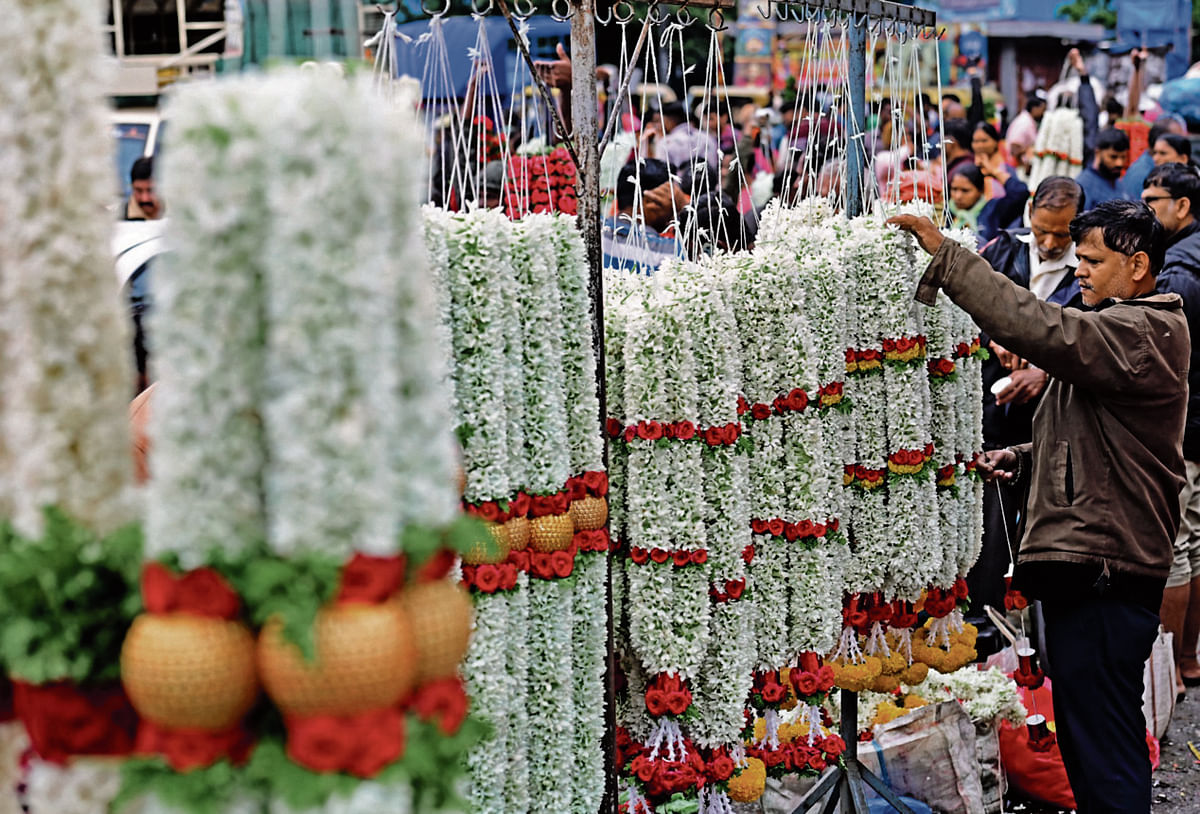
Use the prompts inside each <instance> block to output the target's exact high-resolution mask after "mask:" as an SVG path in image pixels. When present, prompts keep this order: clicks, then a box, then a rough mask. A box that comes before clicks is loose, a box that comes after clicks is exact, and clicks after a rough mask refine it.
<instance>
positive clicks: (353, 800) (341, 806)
mask: <svg viewBox="0 0 1200 814" xmlns="http://www.w3.org/2000/svg"><path fill="white" fill-rule="evenodd" d="M412 798H413V793H412V787H411V786H409V785H408V783H388V784H386V785H385V784H383V783H375V782H372V781H369V780H368V781H364V782H362V783H358V784H357V785H355V786H354V790H353V791H352V792H351V793H350V794H349V795H348V796H343V795H340V794H339V795H334V796H332V797H330V798H329V800H327V801H326V802H325V804H324V805H322V806H321V807H319V808H306V809H303V810H300V811H297V810H295V809H293V808H292V807H291V806H289V805H287V804H286V803H283V802H281V801H279V800H272V801H271V803H270V805H269V806H268V812H269V814H411V812H412V811H413V799H412ZM229 814H235V812H229ZM246 814H250V812H246Z"/></svg>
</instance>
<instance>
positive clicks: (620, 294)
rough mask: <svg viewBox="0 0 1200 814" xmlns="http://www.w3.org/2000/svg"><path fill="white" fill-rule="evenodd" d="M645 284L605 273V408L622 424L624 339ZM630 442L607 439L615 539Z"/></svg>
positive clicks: (621, 535)
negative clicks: (631, 313) (630, 315)
mask: <svg viewBox="0 0 1200 814" xmlns="http://www.w3.org/2000/svg"><path fill="white" fill-rule="evenodd" d="M643 293H644V289H643V287H642V286H641V285H640V284H638V281H636V280H635V278H634V275H631V274H628V273H624V272H622V271H620V270H614V269H608V270H606V271H605V275H604V348H605V353H604V368H605V383H606V386H605V397H606V400H607V403H606V405H605V412H606V414H607V416H608V417H609V419H612V420H615V421H616V423H617V425H618V426H619V427H623V426H624V424H625V422H626V409H625V342H626V336H627V333H628V330H627V325H626V323H627V321H628V317H629V314H630V312H632V311H633V310H636V309H638V308H640V307H641V304H640V302H641V295H642V294H643ZM628 458H629V445H628V444H626V443H625V441H624V440H623V439H620V438H609V440H608V476H609V477H608V487H609V488H608V527H609V533H610V534H611V536H612V538H613V540H615V541H623V540H624V539H625V538H626V534H625V518H626V511H625V493H626V489H627V484H628V482H629V478H628Z"/></svg>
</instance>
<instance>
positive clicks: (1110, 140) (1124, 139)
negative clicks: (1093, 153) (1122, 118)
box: [1096, 127, 1129, 152]
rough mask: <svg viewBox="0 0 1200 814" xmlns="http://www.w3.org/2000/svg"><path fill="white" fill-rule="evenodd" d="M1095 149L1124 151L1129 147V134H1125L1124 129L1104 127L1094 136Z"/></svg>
mask: <svg viewBox="0 0 1200 814" xmlns="http://www.w3.org/2000/svg"><path fill="white" fill-rule="evenodd" d="M1096 149H1097V150H1118V151H1120V152H1124V151H1125V150H1128V149H1129V136H1127V135H1125V131H1124V130H1118V129H1117V128H1115V127H1105V128H1104V129H1103V130H1101V131H1100V135H1098V136H1096Z"/></svg>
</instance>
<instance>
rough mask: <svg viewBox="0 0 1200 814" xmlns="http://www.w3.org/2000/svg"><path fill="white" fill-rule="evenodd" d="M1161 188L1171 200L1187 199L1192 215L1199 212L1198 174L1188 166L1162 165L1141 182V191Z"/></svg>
mask: <svg viewBox="0 0 1200 814" xmlns="http://www.w3.org/2000/svg"><path fill="white" fill-rule="evenodd" d="M1150 187H1162V188H1163V189H1165V190H1166V191H1167V192H1168V193H1169V194H1170V196H1171V197H1172V198H1187V199H1188V200H1189V201H1191V202H1192V213H1193V214H1194V213H1196V212H1200V209H1197V208H1196V207H1198V206H1200V172H1197V171H1196V168H1195V167H1193V166H1191V165H1190V164H1163V165H1162V166H1161V167H1155V168H1154V169H1152V170H1151V171H1150V174H1149V175H1147V176H1146V180H1145V181H1143V182H1142V189H1148V188H1150Z"/></svg>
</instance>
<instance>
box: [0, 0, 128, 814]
mask: <svg viewBox="0 0 1200 814" xmlns="http://www.w3.org/2000/svg"><path fill="white" fill-rule="evenodd" d="M6 11H7V14H6V23H7V25H6V26H5V28H4V31H3V32H0V44H2V47H3V49H4V53H5V56H6V61H5V69H4V70H5V76H4V81H3V83H0V100H2V101H3V104H4V110H5V115H4V117H3V121H2V122H0V156H2V158H0V163H2V164H3V174H4V178H5V181H4V183H3V184H0V238H2V239H0V305H2V307H3V309H4V319H3V320H0V322H2V323H3V328H2V329H0V351H2V355H3V358H4V360H5V361H4V364H3V375H4V381H3V386H2V387H0V390H2V391H3V396H2V397H0V450H2V454H0V464H2V466H3V469H4V473H3V478H2V480H0V492H2V494H0V511H2V515H0V521H2V527H0V536H2V537H3V549H4V558H3V563H2V564H0V586H2V587H0V619H3V622H2V623H0V624H2V630H0V633H2V634H3V635H0V641H2V642H3V646H2V647H0V663H3V666H4V669H5V673H6V678H5V679H4V684H5V686H4V687H3V689H2V690H0V692H2V693H3V696H4V698H5V702H4V703H3V705H2V706H3V708H4V709H3V713H4V714H3V718H4V719H5V720H11V719H12V716H13V713H14V708H13V707H14V706H15V714H16V716H17V717H18V718H19V719H20V720H21V721H22V722H23V724H24V729H25V730H26V732H27V735H28V738H29V741H28V742H29V743H30V744H31V745H32V749H33V752H32V755H31V756H30V759H29V761H28V763H27V769H28V776H27V777H26V778H25V779H26V782H27V787H26V794H25V796H24V799H23V800H20V801H18V800H16V790H17V785H16V784H15V783H11V782H10V783H8V784H7V785H6V786H5V787H4V788H3V789H0V807H3V808H5V809H7V810H13V809H14V808H17V807H18V805H24V806H25V807H26V808H27V809H28V810H29V811H34V812H37V814H49V813H50V812H76V811H81V810H86V808H87V805H89V803H88V802H87V801H88V800H90V799H92V798H91V797H88V798H86V799H85V798H84V794H85V793H86V792H92V791H93V789H90V788H86V786H87V784H88V783H90V782H93V781H94V783H95V789H94V795H95V798H97V799H98V800H99V801H100V802H99V804H100V805H106V804H107V803H108V801H109V800H111V799H112V797H113V795H114V794H115V792H116V788H117V785H118V780H117V776H116V773H115V769H114V768H113V764H112V763H111V762H109V763H102V762H98V761H92V760H90V759H86V758H82V759H81V758H80V757H79V756H83V755H121V754H126V753H128V752H129V751H130V750H131V748H132V746H133V732H134V729H135V726H136V721H135V717H134V715H133V714H132V710H131V709H130V708H129V706H128V702H127V701H126V700H125V698H124V695H123V693H122V692H121V690H120V687H119V685H117V684H116V683H115V679H116V678H117V659H118V653H119V648H120V640H121V637H122V636H123V635H124V631H125V628H126V627H127V626H128V624H129V621H130V618H131V617H132V616H133V614H134V613H135V612H136V606H137V594H136V578H137V565H136V564H137V563H138V562H139V561H140V559H141V539H140V534H139V532H138V530H137V529H136V528H134V527H131V526H130V524H131V523H132V521H134V519H135V508H134V504H133V503H132V501H131V500H130V498H131V487H132V466H131V462H130V459H129V443H130V440H129V439H130V436H129V430H128V426H127V419H126V407H127V404H128V399H129V397H130V395H131V392H132V386H133V381H134V379H133V371H132V366H131V364H130V360H129V357H128V353H127V350H126V349H127V348H128V333H129V332H128V328H127V325H126V322H125V317H124V315H123V313H122V311H121V309H120V306H119V304H118V303H119V295H118V292H117V290H116V287H115V286H114V285H113V278H112V261H111V255H110V254H109V237H110V234H109V230H110V229H111V221H110V219H109V218H108V217H106V214H105V207H106V206H108V205H110V204H111V203H112V202H113V195H114V188H113V184H112V175H111V172H112V170H111V166H112V165H111V160H112V158H111V143H110V142H109V140H108V138H107V136H106V121H107V119H106V116H107V113H106V109H105V93H106V86H105V76H106V72H105V70H104V65H103V62H104V57H103V55H102V52H101V40H100V37H99V32H98V31H97V30H96V27H95V24H94V23H93V20H94V18H95V11H96V9H95V5H94V4H91V3H88V2H86V0H49V1H48V2H34V1H33V0H19V2H14V3H8V4H7V5H6ZM8 677H11V678H12V679H13V681H14V682H15V684H16V686H15V693H13V688H12V687H10V686H8ZM10 693H13V694H12V695H10ZM9 699H11V701H12V703H10V702H9ZM5 734H6V735H7V737H6V738H5V743H4V746H3V749H4V753H5V756H6V757H5V762H6V764H8V765H6V766H5V769H4V772H5V775H6V779H8V780H14V779H16V778H14V777H13V772H12V771H11V770H12V768H13V766H12V764H11V763H10V762H9V758H10V757H11V750H13V749H15V748H16V747H17V746H18V745H19V744H20V743H21V742H22V741H24V736H23V734H22V733H21V732H20V731H19V730H18V729H17V728H16V727H8V726H7V725H6V727H5ZM90 805H92V806H95V805H97V803H94V802H93V803H90Z"/></svg>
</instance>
